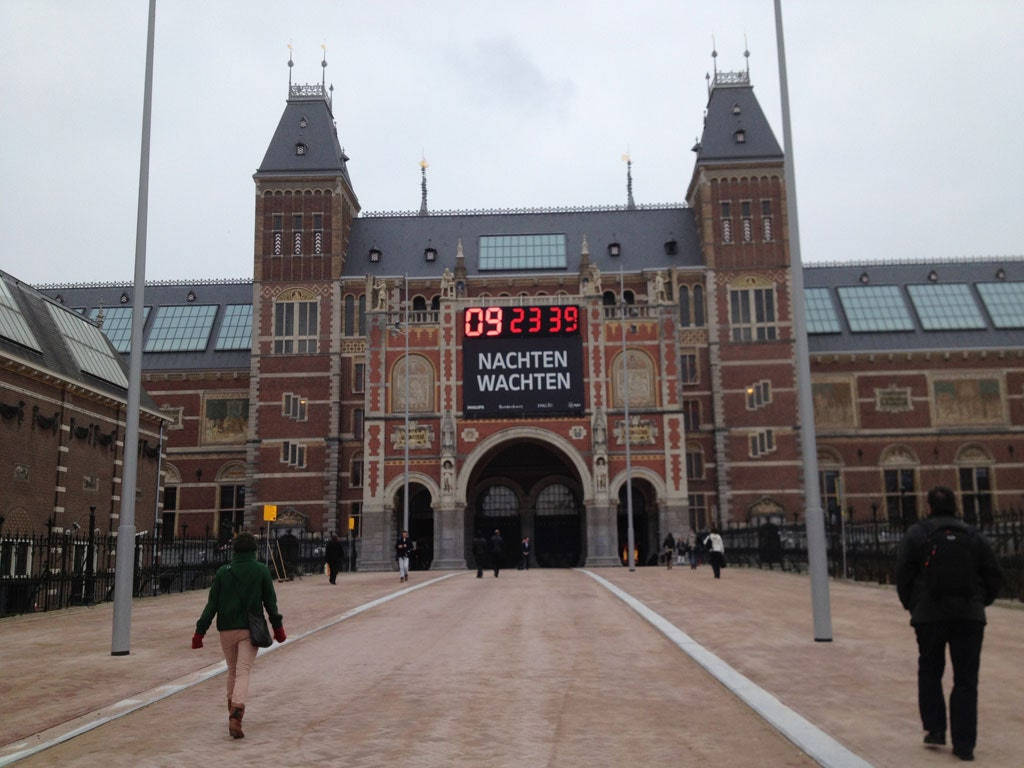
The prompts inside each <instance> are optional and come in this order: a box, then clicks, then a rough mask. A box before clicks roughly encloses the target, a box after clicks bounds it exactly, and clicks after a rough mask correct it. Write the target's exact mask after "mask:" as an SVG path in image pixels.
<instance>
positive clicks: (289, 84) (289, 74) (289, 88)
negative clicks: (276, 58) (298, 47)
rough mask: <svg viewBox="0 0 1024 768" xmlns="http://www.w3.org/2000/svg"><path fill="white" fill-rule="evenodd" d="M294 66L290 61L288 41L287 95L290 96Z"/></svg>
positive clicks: (290, 45) (289, 42)
mask: <svg viewBox="0 0 1024 768" xmlns="http://www.w3.org/2000/svg"><path fill="white" fill-rule="evenodd" d="M294 66H295V62H294V61H292V41H291V40H289V41H288V95H289V96H291V95H292V67H294Z"/></svg>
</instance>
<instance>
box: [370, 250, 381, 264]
mask: <svg viewBox="0 0 1024 768" xmlns="http://www.w3.org/2000/svg"><path fill="white" fill-rule="evenodd" d="M378 261H380V249H378V248H371V249H370V263H371V264H376V263H377V262H378Z"/></svg>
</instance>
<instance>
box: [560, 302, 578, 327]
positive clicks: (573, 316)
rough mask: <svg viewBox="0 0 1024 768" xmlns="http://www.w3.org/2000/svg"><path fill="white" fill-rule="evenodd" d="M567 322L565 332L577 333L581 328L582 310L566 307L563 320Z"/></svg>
mask: <svg viewBox="0 0 1024 768" xmlns="http://www.w3.org/2000/svg"><path fill="white" fill-rule="evenodd" d="M562 319H563V320H564V321H565V332H566V333H575V332H576V331H578V330H579V327H580V309H579V307H565V315H564V317H563V318H562Z"/></svg>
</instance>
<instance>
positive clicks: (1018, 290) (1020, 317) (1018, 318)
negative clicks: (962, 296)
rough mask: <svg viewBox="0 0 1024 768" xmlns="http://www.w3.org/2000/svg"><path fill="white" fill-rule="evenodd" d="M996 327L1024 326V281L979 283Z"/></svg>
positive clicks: (982, 297) (982, 296) (979, 290)
mask: <svg viewBox="0 0 1024 768" xmlns="http://www.w3.org/2000/svg"><path fill="white" fill-rule="evenodd" d="M977 288H978V293H979V294H981V300H982V301H984V302H985V309H987V310H988V314H989V316H990V317H991V318H992V323H993V325H995V327H996V328H1024V283H1019V282H1018V283H978V284H977Z"/></svg>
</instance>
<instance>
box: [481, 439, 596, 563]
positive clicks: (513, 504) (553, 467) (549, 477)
mask: <svg viewBox="0 0 1024 768" xmlns="http://www.w3.org/2000/svg"><path fill="white" fill-rule="evenodd" d="M466 497H467V509H466V537H465V540H466V543H467V551H466V560H467V562H468V563H470V564H473V563H474V562H475V561H474V558H473V555H472V550H471V546H470V545H471V543H472V541H473V538H474V536H476V535H478V534H480V535H483V537H484V538H490V536H491V535H492V534H493V532H494V530H495V529H497V530H499V531H501V536H502V539H504V542H505V548H504V562H505V565H506V566H512V565H515V564H517V563H518V562H519V559H520V556H519V553H520V545H521V542H522V539H523V537H524V536H529V537H530V539H531V541H532V542H533V547H532V557H531V562H532V563H533V564H536V565H541V566H548V567H572V566H575V565H579V564H580V563H582V561H583V552H584V551H585V549H584V547H585V535H584V532H585V530H586V516H585V514H584V510H583V504H582V488H581V483H580V479H579V475H578V474H577V472H576V469H575V467H574V466H573V464H572V462H571V461H569V460H568V459H567V458H566V456H565V455H564V454H563V453H562V452H561V451H559V450H558V449H556V448H554V447H552V446H551V445H548V444H546V443H544V442H541V441H539V440H531V439H528V438H527V439H513V440H509V441H506V442H503V443H500V444H499V445H497V446H494V447H493V448H492V449H491V450H490V451H488V452H487V453H486V454H485V455H484V456H482V457H481V459H480V460H479V461H478V462H477V463H476V465H475V468H474V470H473V472H472V474H471V476H470V478H469V483H468V485H467V494H466Z"/></svg>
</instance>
